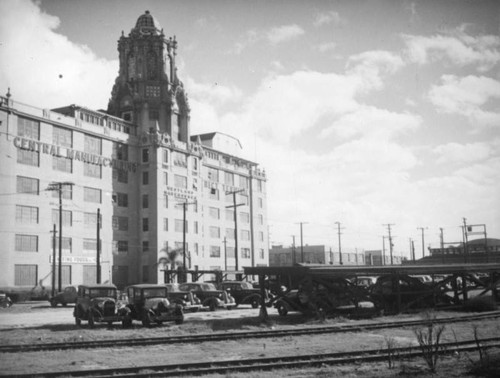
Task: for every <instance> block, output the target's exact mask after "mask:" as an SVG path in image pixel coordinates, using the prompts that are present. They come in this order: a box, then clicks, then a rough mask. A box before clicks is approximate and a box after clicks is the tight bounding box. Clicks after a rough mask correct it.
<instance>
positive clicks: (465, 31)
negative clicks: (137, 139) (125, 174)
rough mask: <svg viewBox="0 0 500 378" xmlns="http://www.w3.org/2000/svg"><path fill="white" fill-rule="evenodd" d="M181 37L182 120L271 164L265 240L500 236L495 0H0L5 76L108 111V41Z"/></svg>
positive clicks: (0, 81) (371, 241)
mask: <svg viewBox="0 0 500 378" xmlns="http://www.w3.org/2000/svg"><path fill="white" fill-rule="evenodd" d="M145 10H149V11H150V12H151V14H152V15H153V16H154V17H155V18H156V19H157V20H158V21H159V23H160V24H161V26H162V27H163V29H164V33H165V34H166V36H167V37H168V36H174V35H175V36H176V38H177V40H178V43H179V49H178V63H179V76H180V78H181V80H182V81H183V82H184V86H185V88H186V90H187V92H188V95H189V98H190V104H191V108H192V111H191V119H192V124H191V130H192V132H193V133H194V134H197V133H204V132H210V131H221V132H225V133H228V134H231V135H233V136H235V137H237V138H238V139H239V140H240V141H241V143H242V145H243V148H244V150H243V151H242V156H243V157H246V158H248V159H250V160H253V161H256V162H258V163H259V164H260V165H261V166H262V167H263V168H264V169H265V170H266V173H267V177H268V184H267V197H268V222H269V231H270V243H271V244H283V245H290V244H291V243H292V235H295V237H296V241H297V242H299V239H300V226H299V223H300V222H303V223H304V224H303V241H304V244H327V245H329V246H333V247H336V246H338V242H337V240H338V239H337V224H336V222H340V224H341V228H342V249H343V250H354V249H356V248H357V249H358V250H362V249H380V248H381V247H382V237H383V236H384V235H387V226H385V225H387V224H391V231H392V235H393V236H394V249H395V251H396V252H401V253H402V254H403V255H408V252H409V239H410V238H412V239H414V240H415V247H416V251H417V257H419V255H421V235H422V233H421V230H420V229H418V228H420V227H422V228H424V237H425V245H426V247H427V246H429V245H431V246H433V247H438V246H439V233H440V228H442V229H443V234H444V241H445V242H452V241H460V240H461V239H462V236H461V229H460V226H461V225H462V222H463V218H466V219H467V223H470V224H485V225H486V227H487V231H488V236H489V237H496V238H500V2H499V1H495V0H492V1H481V0H475V1H472V0H441V1H418V0H416V1H389V0H387V1H384V0H378V1H377V0H372V1H350V0H345V1H327V0H323V1H312V0H309V1H305V0H304V1H291V0H290V1H284V0H280V1H278V0H274V1H273V0H270V1H248V0H245V1H229V0H225V1H223V0H211V1H202V0H199V1H195V0H192V1H190V0H179V1H177V0H171V1H160V0H158V1H154V0H151V1H128V0H121V1H117V0H107V1H101V0H80V1H63V0H41V1H37V2H30V1H28V0H24V1H21V0H0V91H1V93H2V94H5V93H6V92H7V88H8V87H10V88H11V93H12V95H13V99H14V100H17V101H19V102H23V103H27V104H31V105H35V106H37V107H44V108H55V107H59V106H63V105H68V104H72V103H75V104H80V105H84V106H87V107H90V108H94V109H105V108H106V107H107V102H108V99H109V96H110V94H111V88H112V85H113V82H114V80H115V78H116V76H117V72H118V61H117V59H118V52H117V40H118V38H119V37H120V35H121V33H122V31H124V33H125V34H126V35H128V33H129V32H130V29H131V28H132V27H134V26H135V22H136V20H137V18H138V17H139V16H140V15H141V14H143V13H144V11H145Z"/></svg>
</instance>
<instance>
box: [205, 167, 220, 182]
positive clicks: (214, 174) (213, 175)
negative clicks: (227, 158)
mask: <svg viewBox="0 0 500 378" xmlns="http://www.w3.org/2000/svg"><path fill="white" fill-rule="evenodd" d="M207 171H208V179H209V180H210V181H213V182H219V171H218V170H217V169H215V168H210V167H208V168H207Z"/></svg>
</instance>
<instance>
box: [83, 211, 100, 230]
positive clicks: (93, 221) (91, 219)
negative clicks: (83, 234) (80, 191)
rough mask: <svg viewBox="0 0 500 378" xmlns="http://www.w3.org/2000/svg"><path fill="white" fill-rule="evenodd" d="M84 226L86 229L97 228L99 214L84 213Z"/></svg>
mask: <svg viewBox="0 0 500 378" xmlns="http://www.w3.org/2000/svg"><path fill="white" fill-rule="evenodd" d="M83 226H84V227H85V228H92V229H95V228H96V227H97V214H96V213H83Z"/></svg>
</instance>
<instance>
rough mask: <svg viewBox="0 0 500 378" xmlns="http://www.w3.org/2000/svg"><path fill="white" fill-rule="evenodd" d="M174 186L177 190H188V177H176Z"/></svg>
mask: <svg viewBox="0 0 500 378" xmlns="http://www.w3.org/2000/svg"><path fill="white" fill-rule="evenodd" d="M174 185H175V187H176V188H182V189H187V177H186V176H181V175H174Z"/></svg>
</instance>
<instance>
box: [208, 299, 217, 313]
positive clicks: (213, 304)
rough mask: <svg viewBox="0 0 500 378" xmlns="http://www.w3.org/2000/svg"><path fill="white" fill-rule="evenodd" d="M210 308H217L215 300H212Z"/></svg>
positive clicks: (211, 309) (213, 309)
mask: <svg viewBox="0 0 500 378" xmlns="http://www.w3.org/2000/svg"><path fill="white" fill-rule="evenodd" d="M209 309H210V311H215V310H217V303H215V301H211V302H210V305H209Z"/></svg>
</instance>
